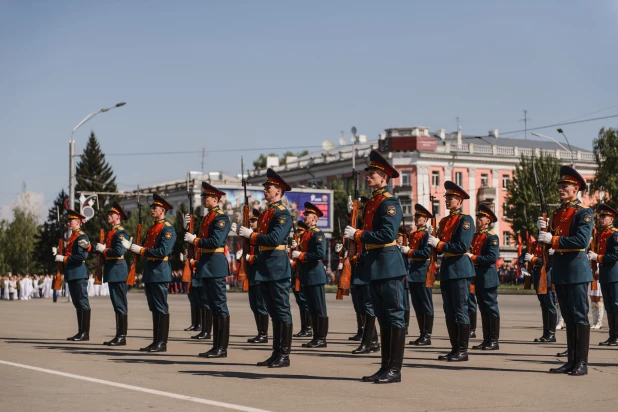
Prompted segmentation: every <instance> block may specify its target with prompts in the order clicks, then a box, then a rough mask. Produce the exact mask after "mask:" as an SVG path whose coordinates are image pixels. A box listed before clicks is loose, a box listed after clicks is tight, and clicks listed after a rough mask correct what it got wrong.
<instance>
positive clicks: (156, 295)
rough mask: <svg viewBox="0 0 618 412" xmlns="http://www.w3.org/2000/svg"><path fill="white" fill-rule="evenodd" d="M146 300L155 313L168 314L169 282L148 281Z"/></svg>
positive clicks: (145, 287)
mask: <svg viewBox="0 0 618 412" xmlns="http://www.w3.org/2000/svg"><path fill="white" fill-rule="evenodd" d="M144 289H145V290H146V300H147V301H148V309H150V311H151V312H153V313H159V314H162V315H167V314H168V313H169V306H168V304H167V283H146V285H145V286H144Z"/></svg>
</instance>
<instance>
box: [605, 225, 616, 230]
mask: <svg viewBox="0 0 618 412" xmlns="http://www.w3.org/2000/svg"><path fill="white" fill-rule="evenodd" d="M613 228H614V224H613V223H611V224H609V225H607V226H603V230H612V229H613Z"/></svg>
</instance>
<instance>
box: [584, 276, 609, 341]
mask: <svg viewBox="0 0 618 412" xmlns="http://www.w3.org/2000/svg"><path fill="white" fill-rule="evenodd" d="M593 283H596V287H597V290H592V284H593ZM593 283H590V284H589V285H588V296H590V309H591V311H592V322H590V328H591V329H601V327H602V326H603V315H604V314H605V306H604V305H603V294H602V293H601V286H600V285H599V281H597V280H594V281H593Z"/></svg>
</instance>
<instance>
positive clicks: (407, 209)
mask: <svg viewBox="0 0 618 412" xmlns="http://www.w3.org/2000/svg"><path fill="white" fill-rule="evenodd" d="M401 211H402V213H403V214H404V215H411V214H412V203H406V204H402V205H401Z"/></svg>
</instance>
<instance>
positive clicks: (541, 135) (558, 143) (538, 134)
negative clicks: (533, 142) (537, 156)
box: [532, 133, 575, 167]
mask: <svg viewBox="0 0 618 412" xmlns="http://www.w3.org/2000/svg"><path fill="white" fill-rule="evenodd" d="M532 135H533V136H537V137H544V138H546V139H549V140H551V141H553V142H555V143H556V144H557V145H558V146H560V147H561V148H563V149H564V151H565V152H569V153H570V154H571V167H573V164H574V163H575V162H574V160H573V151H572V150H569V149H567V148H566V147H564V146H563V145H562V144H561V143H560V142H559V141H557V140H556V139H554V138H553V137H549V136H545V135H544V134H541V133H532ZM570 146H571V145H569V147H570Z"/></svg>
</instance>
